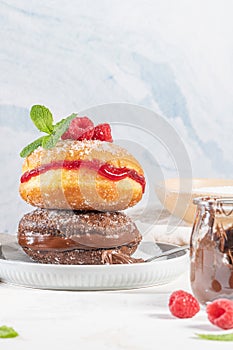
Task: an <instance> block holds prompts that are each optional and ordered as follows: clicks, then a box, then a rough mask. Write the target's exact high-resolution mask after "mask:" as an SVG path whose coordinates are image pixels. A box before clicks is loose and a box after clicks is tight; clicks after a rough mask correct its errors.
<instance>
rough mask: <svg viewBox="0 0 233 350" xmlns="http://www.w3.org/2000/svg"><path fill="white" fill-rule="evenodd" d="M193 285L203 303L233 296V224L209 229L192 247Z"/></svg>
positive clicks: (194, 291) (196, 294) (195, 292)
mask: <svg viewBox="0 0 233 350" xmlns="http://www.w3.org/2000/svg"><path fill="white" fill-rule="evenodd" d="M191 287H192V290H193V293H194V294H195V296H196V297H197V298H198V300H199V301H200V302H201V303H203V304H204V303H206V302H207V301H211V300H214V299H217V298H224V297H226V298H233V226H231V227H229V228H227V229H223V227H222V226H220V225H218V226H217V227H216V231H215V232H214V233H213V234H212V232H208V233H207V234H206V235H205V236H204V237H203V238H202V239H201V240H200V241H198V242H197V247H195V251H194V248H193V247H191Z"/></svg>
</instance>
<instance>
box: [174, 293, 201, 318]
mask: <svg viewBox="0 0 233 350" xmlns="http://www.w3.org/2000/svg"><path fill="white" fill-rule="evenodd" d="M168 305H169V309H170V311H171V313H172V315H173V316H176V317H179V318H191V317H193V316H194V315H196V313H197V312H198V311H199V310H200V305H199V303H198V301H197V299H196V298H195V297H194V296H193V295H192V294H190V293H188V292H185V291H183V290H177V291H175V292H173V293H172V294H171V296H170V298H169V304H168Z"/></svg>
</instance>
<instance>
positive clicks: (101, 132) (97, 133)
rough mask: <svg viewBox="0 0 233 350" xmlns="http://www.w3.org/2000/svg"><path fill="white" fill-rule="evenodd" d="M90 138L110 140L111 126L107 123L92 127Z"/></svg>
mask: <svg viewBox="0 0 233 350" xmlns="http://www.w3.org/2000/svg"><path fill="white" fill-rule="evenodd" d="M92 140H100V141H106V142H112V141H113V140H112V134H111V127H110V125H109V124H107V123H104V124H99V125H97V126H96V127H95V128H94V135H93V137H92Z"/></svg>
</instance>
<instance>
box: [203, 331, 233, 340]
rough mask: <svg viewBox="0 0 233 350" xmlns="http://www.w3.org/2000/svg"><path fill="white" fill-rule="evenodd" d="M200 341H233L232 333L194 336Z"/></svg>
mask: <svg viewBox="0 0 233 350" xmlns="http://www.w3.org/2000/svg"><path fill="white" fill-rule="evenodd" d="M196 335H197V336H198V337H199V338H201V339H207V340H218V341H233V333H225V334H196Z"/></svg>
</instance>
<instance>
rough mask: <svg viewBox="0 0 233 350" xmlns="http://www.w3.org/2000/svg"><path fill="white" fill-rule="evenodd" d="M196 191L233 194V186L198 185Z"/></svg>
mask: <svg viewBox="0 0 233 350" xmlns="http://www.w3.org/2000/svg"><path fill="white" fill-rule="evenodd" d="M194 191H195V193H212V194H222V195H224V194H227V195H228V196H229V195H230V194H231V193H232V196H233V186H215V187H210V186H209V187H198V188H195V189H194Z"/></svg>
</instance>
